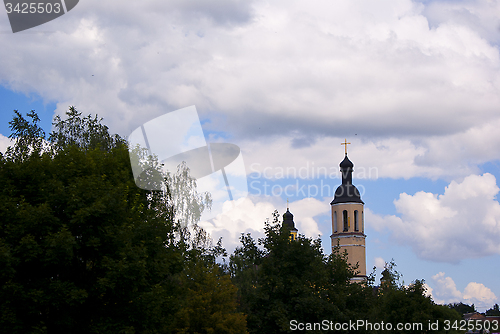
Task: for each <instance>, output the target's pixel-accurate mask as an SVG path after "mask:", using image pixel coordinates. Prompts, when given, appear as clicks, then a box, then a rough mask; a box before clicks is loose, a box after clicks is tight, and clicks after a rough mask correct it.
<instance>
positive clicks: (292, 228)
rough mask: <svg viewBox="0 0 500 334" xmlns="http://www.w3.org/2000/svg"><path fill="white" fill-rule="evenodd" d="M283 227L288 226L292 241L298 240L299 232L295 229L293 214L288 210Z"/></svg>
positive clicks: (284, 215) (284, 216)
mask: <svg viewBox="0 0 500 334" xmlns="http://www.w3.org/2000/svg"><path fill="white" fill-rule="evenodd" d="M283 226H286V227H287V228H288V230H289V231H290V239H291V240H292V241H293V240H296V239H297V232H298V231H299V230H297V229H296V228H295V223H294V222H293V214H292V213H291V212H290V210H289V209H288V208H286V212H285V213H284V214H283Z"/></svg>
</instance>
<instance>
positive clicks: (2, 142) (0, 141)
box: [0, 133, 14, 153]
mask: <svg viewBox="0 0 500 334" xmlns="http://www.w3.org/2000/svg"><path fill="white" fill-rule="evenodd" d="M13 144H14V143H13V142H12V140H11V139H9V137H6V136H4V135H2V134H1V133H0V152H2V153H5V152H6V151H7V148H8V147H9V146H12V145H13Z"/></svg>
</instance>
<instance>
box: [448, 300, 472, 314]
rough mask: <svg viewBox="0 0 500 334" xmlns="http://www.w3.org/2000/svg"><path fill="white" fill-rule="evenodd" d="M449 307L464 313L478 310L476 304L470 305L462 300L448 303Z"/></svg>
mask: <svg viewBox="0 0 500 334" xmlns="http://www.w3.org/2000/svg"><path fill="white" fill-rule="evenodd" d="M448 307H449V308H451V309H453V310H455V311H457V312H458V313H460V314H462V315H464V314H466V313H472V312H476V307H475V306H474V304H472V305H469V304H464V303H462V302H460V303H453V304H448Z"/></svg>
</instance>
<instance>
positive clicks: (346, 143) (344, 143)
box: [340, 138, 351, 155]
mask: <svg viewBox="0 0 500 334" xmlns="http://www.w3.org/2000/svg"><path fill="white" fill-rule="evenodd" d="M349 144H351V143H348V142H347V138H346V139H345V141H344V142H343V143H340V145H345V155H347V145H349Z"/></svg>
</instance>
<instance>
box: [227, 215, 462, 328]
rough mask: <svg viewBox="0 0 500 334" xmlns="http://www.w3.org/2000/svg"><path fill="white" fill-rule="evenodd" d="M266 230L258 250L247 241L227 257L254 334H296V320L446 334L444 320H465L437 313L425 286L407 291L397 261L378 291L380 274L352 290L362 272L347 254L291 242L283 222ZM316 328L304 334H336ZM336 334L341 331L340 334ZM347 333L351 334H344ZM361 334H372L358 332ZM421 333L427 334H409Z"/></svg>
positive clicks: (413, 286)
mask: <svg viewBox="0 0 500 334" xmlns="http://www.w3.org/2000/svg"><path fill="white" fill-rule="evenodd" d="M273 216H274V219H273V222H272V223H265V238H262V239H259V240H258V242H256V241H255V240H254V239H253V238H252V237H251V235H250V234H246V235H242V236H241V238H240V241H241V246H240V247H238V248H237V249H236V250H235V252H234V254H233V255H232V256H231V257H230V262H229V266H228V271H229V272H230V273H231V277H232V278H233V281H234V282H235V284H236V286H237V287H238V288H239V291H238V293H239V298H240V310H241V311H243V312H244V313H245V314H247V320H248V330H249V332H250V333H291V332H293V330H292V328H291V322H290V321H291V320H295V321H297V322H298V323H302V324H317V325H321V324H323V322H322V321H323V320H327V323H328V324H330V323H331V324H336V323H337V324H344V323H347V324H349V322H350V321H351V322H354V323H356V321H358V320H360V321H364V322H365V323H368V322H369V323H372V324H374V323H379V324H380V323H381V322H385V323H387V322H390V323H391V324H394V326H396V324H398V323H403V324H404V323H421V324H422V326H423V327H422V329H425V330H427V329H428V324H429V323H430V322H433V323H434V322H435V321H439V325H440V327H439V328H438V330H436V331H433V332H435V333H445V331H444V328H443V325H444V320H445V319H447V320H450V321H452V322H453V321H454V320H458V319H460V316H459V314H458V313H456V312H455V311H453V310H450V309H449V308H448V307H446V306H441V305H436V304H435V303H434V302H433V301H432V299H431V298H430V297H428V296H427V295H426V294H425V285H424V281H423V280H415V281H414V282H413V283H412V284H410V285H409V286H405V285H404V283H403V282H402V280H401V277H402V276H401V274H400V273H398V272H397V271H396V269H395V268H396V264H395V263H394V261H392V262H390V263H387V264H386V267H385V270H384V271H383V275H382V277H383V279H382V283H381V284H380V285H379V286H375V280H374V277H375V271H374V272H373V273H372V274H371V275H370V276H368V278H367V280H366V281H365V282H364V283H362V284H359V283H351V278H353V277H354V275H355V274H356V271H357V267H356V266H351V265H350V264H349V262H348V261H347V253H345V252H344V253H342V252H340V248H339V247H334V248H333V251H332V254H331V255H329V256H326V255H325V254H323V252H322V249H321V241H320V239H319V238H318V239H316V240H313V239H308V238H305V237H304V236H301V235H299V237H298V238H297V240H295V241H292V240H290V237H289V235H290V234H289V230H287V228H286V227H283V226H282V224H281V223H280V221H279V215H278V213H277V212H274V214H273ZM333 330H334V329H332V327H328V326H327V327H322V326H318V327H317V328H316V329H314V328H311V329H310V330H307V328H304V332H311V333H313V332H314V333H320V332H325V333H329V332H332V331H333ZM335 331H337V330H335ZM339 332H346V333H347V332H350V330H339ZM356 332H359V333H375V332H379V331H377V330H374V329H370V328H365V327H361V328H358V329H357V331H356ZM405 332H409V333H410V332H411V333H421V332H422V330H421V329H419V330H413V331H405Z"/></svg>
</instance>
